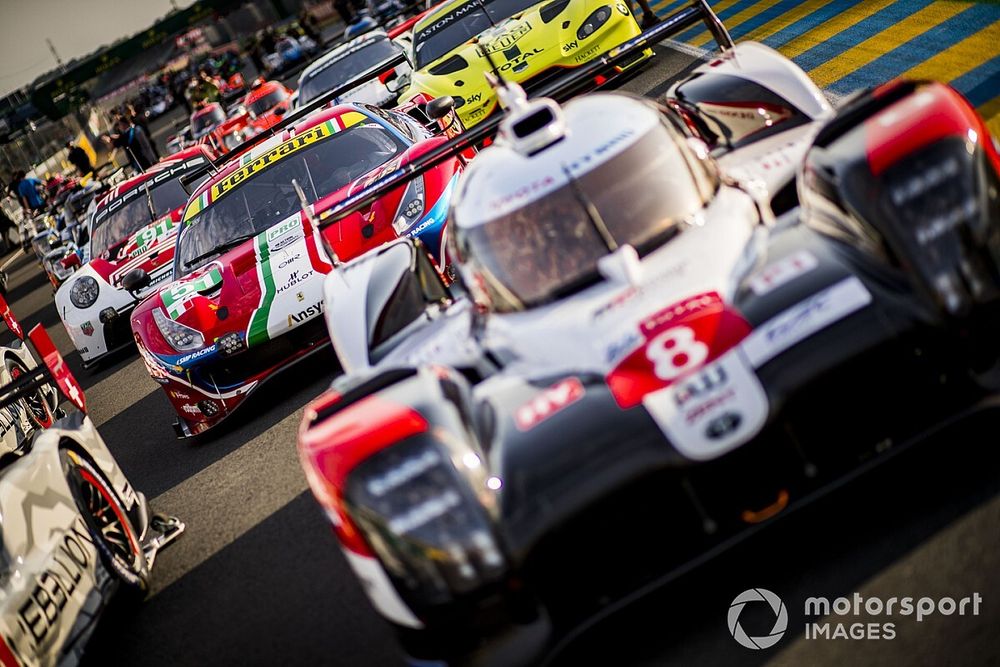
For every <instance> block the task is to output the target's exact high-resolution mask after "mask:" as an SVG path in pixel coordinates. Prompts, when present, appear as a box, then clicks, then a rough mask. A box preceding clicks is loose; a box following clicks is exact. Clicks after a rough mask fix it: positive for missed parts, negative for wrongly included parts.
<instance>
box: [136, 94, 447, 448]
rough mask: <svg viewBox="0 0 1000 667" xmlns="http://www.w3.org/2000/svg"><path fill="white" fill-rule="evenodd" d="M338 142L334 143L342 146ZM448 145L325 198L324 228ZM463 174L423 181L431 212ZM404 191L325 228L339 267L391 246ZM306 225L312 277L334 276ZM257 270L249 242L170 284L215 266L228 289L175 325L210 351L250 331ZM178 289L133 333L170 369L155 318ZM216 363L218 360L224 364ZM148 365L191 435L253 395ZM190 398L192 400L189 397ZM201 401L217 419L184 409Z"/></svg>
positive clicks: (439, 174)
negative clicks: (219, 389) (389, 177)
mask: <svg viewBox="0 0 1000 667" xmlns="http://www.w3.org/2000/svg"><path fill="white" fill-rule="evenodd" d="M356 111H362V112H363V109H361V108H359V107H356V106H354V105H350V104H347V105H340V106H337V107H333V108H331V109H328V110H324V111H322V112H318V113H316V114H313V115H312V116H310V117H309V118H307V119H306V120H303V121H302V122H301V123H299V124H298V125H296V126H294V127H292V128H289V129H288V130H286V131H285V132H284V133H282V135H281V138H282V140H287V139H289V138H291V137H293V136H295V135H298V134H301V133H303V132H305V131H308V130H309V129H310V128H312V127H314V126H316V125H320V124H322V123H325V122H326V121H328V120H331V119H335V118H337V117H339V116H340V115H341V114H344V113H348V112H356ZM366 115H367V114H366ZM372 120H374V121H375V122H380V123H381V121H379V120H378V119H377V118H374V117H372ZM333 140H334V141H335V139H333ZM444 141H446V139H445V138H443V137H433V138H430V139H425V140H422V141H420V142H418V143H415V144H412V145H411V146H410V147H409V148H408V149H407V150H406V151H404V152H403V153H402V154H400V155H399V156H397V157H396V158H395V159H393V160H391V161H390V162H389V163H387V164H385V165H383V166H381V167H378V168H376V169H374V170H372V171H371V172H369V173H368V174H365V175H364V176H362V177H360V178H359V179H358V180H356V181H355V182H354V183H352V184H351V185H349V186H345V187H343V188H341V189H340V190H337V191H336V192H331V193H329V194H327V195H326V196H324V197H322V198H320V199H319V200H318V201H316V202H315V203H314V204H313V205H312V209H313V216H314V219H315V220H317V221H318V222H319V223H320V224H322V222H323V214H324V213H325V212H326V211H328V210H330V209H332V208H333V207H335V206H336V205H337V204H339V203H340V202H341V201H343V200H344V199H345V198H346V197H347V196H349V195H351V194H354V193H356V192H357V191H359V190H361V189H362V188H364V187H366V186H368V185H370V184H371V183H373V182H375V181H376V180H378V178H379V177H381V176H382V175H383V174H385V173H387V172H390V171H393V170H395V169H397V168H398V167H399V166H400V165H403V164H406V163H407V162H408V161H410V160H412V159H415V158H417V157H418V156H420V155H423V154H424V153H426V152H427V151H430V150H432V149H433V148H435V147H436V146H438V145H439V144H441V143H443V142H444ZM461 167H462V160H461V159H459V158H455V159H453V160H449V161H446V162H445V163H443V164H441V165H439V166H438V167H436V168H434V169H432V170H431V171H429V172H427V173H426V174H425V175H424V176H423V178H424V188H425V201H426V207H427V208H428V209H429V208H430V207H431V206H433V205H434V203H436V202H437V201H438V199H439V198H440V197H441V195H442V193H443V191H444V189H445V188H446V187H447V185H448V183H449V182H450V181H451V179H452V177H453V176H455V175H456V173H457V172H458V171H460V170H461ZM239 168H240V164H239V160H238V159H234V160H231V161H230V162H229V163H227V164H226V165H225V166H223V167H222V168H221V169H220V170H219V171H218V172H217V173H216V174H215V175H214V176H213V178H212V179H210V180H209V181H208V182H206V183H204V184H203V185H202V186H201V187H200V188H199V189H198V190H197V191H195V192H194V193H193V194H192V199H195V198H197V197H199V196H200V195H201V194H202V193H203V192H205V191H206V190H208V189H209V188H211V186H212V185H213V184H214V183H216V182H218V181H221V180H223V179H225V178H226V177H227V176H229V175H230V174H231V173H233V172H234V171H236V170H237V169H239ZM251 183H252V181H251ZM240 187H245V186H240ZM404 191H405V186H401V187H400V188H398V189H396V190H394V191H391V192H389V193H388V194H386V195H384V196H383V197H382V198H380V199H379V200H377V201H376V202H375V203H374V204H372V205H371V206H369V207H368V208H367V209H364V210H362V211H359V212H357V213H354V214H352V215H350V216H348V217H346V218H344V219H342V220H340V221H339V222H336V223H334V224H331V225H329V226H328V227H326V229H324V230H323V231H322V233H321V236H322V240H323V243H324V245H325V246H326V247H327V248H328V249H332V250H333V251H334V252H336V254H337V257H338V258H339V259H340V260H342V261H347V260H350V259H352V258H354V257H357V256H359V255H361V254H363V253H365V252H367V251H369V250H371V249H373V248H376V247H378V246H380V245H382V244H384V243H386V242H388V241H392V240H395V239H396V238H397V234H396V232H395V230H394V229H393V227H392V221H393V218H394V216H395V214H396V211H397V209H398V206H399V203H400V200H401V199H402V196H403V192H404ZM300 222H301V224H302V227H303V229H304V232H305V238H306V240H307V247H308V251H309V259H310V262H311V265H312V267H313V270H314V271H315V272H316V273H321V274H325V273H329V271H330V270H331V269H332V266H331V265H330V264H329V263H328V262H327V260H326V259H325V256H326V255H325V253H321V249H320V248H318V247H317V244H316V236H320V235H316V236H314V235H313V233H312V232H313V227H312V225H311V223H310V221H309V217H308V216H306V215H304V214H300ZM366 228H370V231H366ZM257 266H258V264H257V257H256V254H255V250H254V242H253V241H252V240H249V241H246V242H245V243H243V244H241V245H240V246H237V247H236V248H233V249H231V250H229V251H227V252H225V253H224V254H222V255H220V256H219V257H218V258H216V259H215V260H214V261H213V262H212V263H211V264H209V265H207V266H205V267H201V268H200V269H198V270H197V271H195V272H193V273H191V274H188V275H186V276H183V277H181V278H179V279H177V278H175V282H174V283H171V285H176V284H177V283H178V282H190V281H193V280H196V279H198V278H199V277H201V276H203V275H204V274H205V273H206V272H207V271H209V270H211V268H212V267H215V268H217V269H218V270H219V271H220V272H221V275H222V284H221V288H219V289H217V290H215V291H214V292H211V293H209V294H202V295H198V296H196V297H194V298H193V299H192V300H191V302H190V305H189V307H188V309H187V310H185V312H183V313H182V314H181V315H180V316H179V317H178V318H177V319H176V321H177V322H179V323H181V324H183V325H184V326H188V327H191V328H194V329H196V330H198V331H200V332H201V333H202V334H203V336H204V337H205V340H206V341H207V342H208V344H209V345H211V341H214V340H215V339H216V338H218V337H219V336H222V335H224V334H226V333H229V332H234V331H246V330H247V327H248V325H249V322H250V318H251V316H252V313H253V311H254V310H255V309H256V308H257V307H258V305H259V303H260V300H261V291H260V287H259V284H258V278H257ZM171 285H167V286H166V287H161V288H160V289H159V290H157V292H156V293H155V294H153V295H151V296H150V297H148V298H147V299H146V300H144V301H143V302H142V303H140V304H139V305H138V306H137V307H136V309H135V311H134V312H133V314H132V329H133V332H134V334H135V336H136V340H137V344H138V345H139V349H140V352H141V353H143V356H144V358H146V355H147V354H152V355H155V356H156V357H157V358H159V359H160V362H159V363H160V364H165V363H166V362H165V360H164V359H163V357H171V358H177V357H181V356H182V355H181V354H179V353H178V352H177V351H176V350H174V349H173V348H172V347H171V346H170V345H169V344H168V343H167V342H166V340H165V339H164V338H163V336H162V335H161V334H160V331H159V329H158V327H157V326H156V324H155V322H154V321H153V316H152V311H153V310H154V309H157V308H165V306H164V304H163V300H162V297H161V293H162V292H163V291H164V290H165V289H167V288H168V287H170V286H171ZM220 312H224V313H225V314H226V317H225V319H221V318H220V317H219V313H220ZM326 342H327V338H326V333H325V331H323V332H322V334H321V336H320V337H319V338H317V340H315V341H309V342H308V343H307V344H305V345H304V346H302V347H300V348H299V349H297V350H296V351H295V352H293V353H292V354H290V355H289V356H287V357H285V358H283V359H280V360H278V361H276V362H275V363H274V364H272V365H270V366H269V367H268V368H266V369H261V370H259V371H257V372H254V373H253V374H251V375H248V376H247V377H245V378H242V379H241V381H242V384H241V387H249V386H251V385H252V388H255V387H256V384H257V383H259V382H260V381H263V380H265V379H267V378H268V377H270V376H271V375H273V374H274V373H275V372H277V371H278V370H281V369H282V368H285V367H287V366H288V365H290V364H291V363H293V362H294V361H296V360H298V359H299V358H301V357H302V356H304V355H305V354H308V353H309V352H311V351H313V350H314V349H315V348H316V347H318V346H319V345H323V344H326ZM242 354H254V352H253V350H252V349H251V350H248V351H246V352H243V353H242ZM210 361H211V360H210V359H209V358H208V357H206V360H205V363H209V362H210ZM215 361H218V359H216V360H215ZM146 362H147V369H148V370H150V373H151V375H153V376H154V379H157V374H160V377H159V379H158V381H159V382H160V383H161V384H162V385H163V388H164V391H165V392H166V393H167V396H168V399H169V400H170V401H171V403H172V405H173V406H174V408H175V410H176V411H177V414H178V416H179V417H180V418H181V419H183V420H184V421H185V423H186V424H187V426H188V428H189V429H190V431H191V432H192V433H199V432H203V431H205V430H207V429H208V428H210V427H212V426H214V425H215V424H217V423H218V422H220V421H221V420H222V419H224V418H225V417H226V416H227V415H228V414H230V413H231V412H232V411H233V410H235V408H236V407H238V406H239V405H240V404H241V403H242V401H243V400H245V398H246V397H247V396H248V395H249V393H250V389H247V390H246V391H245V393H241V394H240V395H239V396H233V397H227V398H226V399H225V400H224V401H223V400H219V399H217V398H215V397H213V396H212V395H211V394H212V393H213V392H212V391H211V389H210V388H208V387H204V389H205V390H206V391H202V390H201V389H199V387H196V386H193V385H195V384H196V382H195V381H191V382H188V383H187V384H182V383H180V382H177V381H176V380H174V379H173V376H172V375H171V374H170V373H168V372H162V373H161V371H162V369H156V368H152V367H150V359H148V358H147V359H146ZM154 366H155V364H154ZM188 377H189V378H190V377H191V376H190V374H188ZM179 395H180V396H179ZM184 396H187V397H188V398H184ZM199 400H212V401H215V402H216V403H218V407H219V411H218V413H217V414H215V415H213V416H208V415H205V414H195V413H194V411H193V410H191V409H190V407H188V409H187V411H185V406H192V405H194V404H195V403H196V402H197V401H199Z"/></svg>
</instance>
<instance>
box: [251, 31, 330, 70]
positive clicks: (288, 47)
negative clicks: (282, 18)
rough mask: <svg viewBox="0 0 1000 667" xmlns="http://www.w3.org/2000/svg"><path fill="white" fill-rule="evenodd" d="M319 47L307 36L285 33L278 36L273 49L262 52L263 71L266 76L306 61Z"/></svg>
mask: <svg viewBox="0 0 1000 667" xmlns="http://www.w3.org/2000/svg"><path fill="white" fill-rule="evenodd" d="M318 48H319V47H318V46H317V44H316V42H314V41H313V40H312V39H310V38H309V37H305V36H302V37H294V36H291V35H286V36H284V37H281V38H279V39H278V40H277V41H276V42H275V45H274V51H272V52H271V53H266V54H264V58H263V60H264V71H265V74H267V76H273V75H275V74H281V73H282V72H286V71H288V70H290V69H292V68H293V67H295V66H297V65H301V64H302V63H304V62H306V60H308V59H309V57H310V56H311V55H312V54H313V53H315V52H316V50H317V49H318Z"/></svg>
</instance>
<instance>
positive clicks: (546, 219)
mask: <svg viewBox="0 0 1000 667" xmlns="http://www.w3.org/2000/svg"><path fill="white" fill-rule="evenodd" d="M621 174H628V175H629V177H628V178H627V179H623V178H621ZM716 185H717V182H716V179H715V176H714V174H713V172H709V171H707V170H706V169H705V168H704V167H703V166H702V164H701V163H700V162H699V161H698V160H697V158H696V157H695V156H694V155H693V154H691V152H690V149H688V148H687V146H686V145H685V144H684V143H683V140H682V139H681V138H680V137H679V135H678V134H677V133H676V132H675V131H674V130H673V129H672V128H670V127H668V126H666V125H656V126H654V128H653V129H652V130H650V131H649V132H646V133H644V134H643V135H642V136H640V137H638V138H637V140H635V141H634V142H633V143H632V144H630V145H629V146H628V147H626V148H625V149H624V150H622V151H621V152H620V153H619V154H618V155H616V156H614V157H612V158H610V159H609V160H607V161H606V162H604V163H603V164H601V165H599V166H597V167H596V168H594V169H592V170H591V171H588V172H585V173H583V174H580V175H578V176H574V177H573V178H572V179H571V180H570V181H569V182H568V183H566V184H565V185H562V186H561V187H559V188H557V189H556V190H554V191H552V192H549V193H546V194H545V195H543V196H542V197H540V198H538V199H536V200H535V201H532V202H530V203H528V204H526V205H524V206H522V207H520V208H518V209H517V210H515V211H513V212H511V213H509V214H506V215H503V216H500V217H498V218H494V219H491V220H489V221H487V222H484V223H482V224H479V225H474V224H473V225H468V224H462V223H460V224H459V225H458V229H457V230H456V239H457V242H458V245H459V251H460V254H461V255H462V257H463V262H465V263H467V264H468V265H469V266H470V268H471V269H472V271H474V272H477V273H478V274H479V275H480V276H481V277H482V278H483V283H484V287H485V288H486V290H487V291H488V292H489V294H490V298H491V300H492V301H493V306H494V308H495V309H496V310H498V311H510V310H520V309H523V308H530V307H532V306H536V305H540V304H543V303H547V302H549V301H552V300H554V299H557V298H559V297H561V296H564V295H566V294H569V293H572V292H574V291H576V290H578V289H580V288H582V287H583V286H585V285H587V284H590V283H592V282H593V281H594V280H596V279H597V278H598V271H597V261H598V260H599V259H600V258H601V257H603V256H605V255H607V254H608V253H610V252H612V251H613V250H615V249H616V248H618V247H620V246H622V245H626V244H628V245H632V246H634V247H635V248H636V249H637V250H639V252H640V253H642V252H644V251H648V250H649V249H650V248H651V247H653V246H657V245H659V244H661V243H663V242H664V241H665V240H667V239H669V238H671V237H672V236H673V235H674V234H676V233H678V232H680V231H683V230H684V229H686V228H687V226H688V221H689V220H690V218H691V216H692V215H693V214H695V213H696V212H698V211H700V210H701V208H702V207H703V206H704V205H705V203H706V202H707V201H708V199H709V198H710V197H711V196H712V193H713V192H714V191H715V189H716Z"/></svg>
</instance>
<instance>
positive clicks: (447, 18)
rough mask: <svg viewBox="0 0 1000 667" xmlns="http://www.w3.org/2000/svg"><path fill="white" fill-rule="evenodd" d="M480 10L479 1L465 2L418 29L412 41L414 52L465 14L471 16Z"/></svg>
mask: <svg viewBox="0 0 1000 667" xmlns="http://www.w3.org/2000/svg"><path fill="white" fill-rule="evenodd" d="M481 8H482V5H481V4H480V0H471V1H470V2H467V3H465V4H464V5H459V6H458V7H455V9H453V10H451V11H450V12H448V13H447V14H445V15H444V16H441V17H440V18H437V19H433V22H432V23H429V24H427V25H426V26H425V27H423V28H421V29H420V32H418V33H417V35H416V38H415V39H414V42H415V43H416V47H415V48H416V50H417V51H419V50H420V49H421V47H422V46H423V45H424V44H423V43H424V42H425V41H426V40H427V38H428V37H430V36H431V35H433V34H434V33H436V32H438V31H440V30H444V29H445V28H447V27H448V26H449V25H451V24H452V23H454V22H455V21H457V20H459V19H461V18H462V17H463V16H465V15H466V14H471V13H473V12H475V11H477V10H481Z"/></svg>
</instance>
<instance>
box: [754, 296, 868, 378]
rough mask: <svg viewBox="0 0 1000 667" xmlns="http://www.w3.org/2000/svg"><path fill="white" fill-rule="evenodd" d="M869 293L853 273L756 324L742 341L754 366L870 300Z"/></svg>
mask: <svg viewBox="0 0 1000 667" xmlns="http://www.w3.org/2000/svg"><path fill="white" fill-rule="evenodd" d="M871 300H872V295H871V293H869V292H868V290H867V289H865V286H864V285H863V284H862V283H861V281H860V280H859V279H858V278H856V277H851V278H847V279H846V280H842V281H841V282H839V283H837V284H836V285H833V286H832V287H828V288H826V289H824V290H822V291H820V292H817V293H816V294H813V295H812V296H811V297H809V298H808V299H805V300H804V301H800V302H799V303H797V304H796V305H794V306H792V307H791V308H789V309H788V310H786V311H785V312H783V313H781V314H779V315H776V316H775V317H773V318H771V319H770V320H768V321H767V322H765V323H764V324H762V325H760V326H759V327H757V328H756V329H755V330H754V332H753V333H752V334H751V335H750V336H748V337H747V339H746V340H745V341H744V342H743V349H744V350H745V351H746V354H747V357H748V358H749V359H750V363H751V364H752V365H753V367H754V368H759V367H761V366H763V365H764V364H766V363H767V362H768V361H770V360H771V359H773V358H774V357H776V356H778V355H779V354H781V353H782V352H784V351H785V350H787V349H789V348H790V347H792V346H794V345H797V344H798V343H800V342H802V341H803V340H805V339H806V338H808V337H809V336H812V335H813V334H814V333H816V332H818V331H820V330H822V329H825V328H826V327H828V326H830V325H831V324H833V323H834V322H836V321H838V320H840V319H843V318H844V317H846V316H848V315H850V314H851V313H853V312H855V311H857V310H860V309H861V308H864V307H865V306H867V305H868V304H869V303H871Z"/></svg>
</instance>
